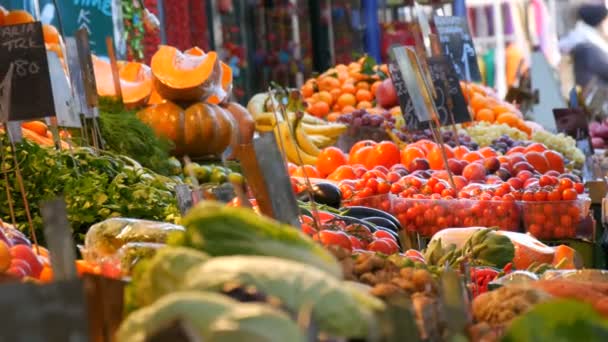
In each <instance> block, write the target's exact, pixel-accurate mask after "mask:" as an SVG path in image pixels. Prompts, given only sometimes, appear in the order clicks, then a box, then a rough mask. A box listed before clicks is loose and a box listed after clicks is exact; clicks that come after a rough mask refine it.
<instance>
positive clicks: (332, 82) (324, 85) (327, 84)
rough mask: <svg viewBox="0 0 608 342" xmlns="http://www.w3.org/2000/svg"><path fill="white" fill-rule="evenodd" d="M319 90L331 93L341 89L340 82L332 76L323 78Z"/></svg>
mask: <svg viewBox="0 0 608 342" xmlns="http://www.w3.org/2000/svg"><path fill="white" fill-rule="evenodd" d="M318 86H319V90H327V91H331V90H332V89H336V88H339V87H340V81H339V80H338V79H337V78H335V77H332V76H323V77H321V78H320V79H319V84H318Z"/></svg>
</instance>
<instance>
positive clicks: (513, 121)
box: [496, 112, 520, 126]
mask: <svg viewBox="0 0 608 342" xmlns="http://www.w3.org/2000/svg"><path fill="white" fill-rule="evenodd" d="M519 120H520V118H519V117H518V116H517V115H515V114H513V113H511V112H505V113H502V114H500V115H498V116H497V117H496V123H504V124H507V125H509V126H517V125H518V124H519Z"/></svg>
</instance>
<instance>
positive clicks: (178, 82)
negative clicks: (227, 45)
mask: <svg viewBox="0 0 608 342" xmlns="http://www.w3.org/2000/svg"><path fill="white" fill-rule="evenodd" d="M151 68H152V74H153V76H154V88H155V89H156V91H158V93H159V94H160V95H161V96H162V97H163V98H165V99H167V100H170V101H204V100H206V99H207V98H209V97H210V96H211V95H213V94H214V93H218V90H219V93H220V94H221V93H223V90H222V89H221V85H220V77H221V66H220V62H219V59H218V56H217V53H215V52H213V51H211V52H209V53H206V54H205V53H204V52H203V51H202V50H200V49H191V50H189V53H182V52H180V51H179V50H178V49H176V48H174V47H171V46H166V45H161V46H160V47H159V49H158V51H157V52H156V53H155V54H154V56H152V63H151ZM218 88H219V89H218Z"/></svg>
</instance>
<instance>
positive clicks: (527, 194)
mask: <svg viewBox="0 0 608 342" xmlns="http://www.w3.org/2000/svg"><path fill="white" fill-rule="evenodd" d="M522 199H523V200H524V201H526V202H532V201H534V200H535V198H534V192H533V191H525V192H524V194H523V196H522Z"/></svg>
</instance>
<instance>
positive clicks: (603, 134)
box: [589, 121, 608, 149]
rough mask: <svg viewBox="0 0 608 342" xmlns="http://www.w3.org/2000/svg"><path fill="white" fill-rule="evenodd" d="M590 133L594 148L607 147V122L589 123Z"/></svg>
mask: <svg viewBox="0 0 608 342" xmlns="http://www.w3.org/2000/svg"><path fill="white" fill-rule="evenodd" d="M589 134H590V135H591V143H592V145H593V148H598V149H604V148H606V139H608V126H606V122H605V121H602V122H597V121H593V122H592V123H590V124H589Z"/></svg>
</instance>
